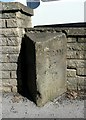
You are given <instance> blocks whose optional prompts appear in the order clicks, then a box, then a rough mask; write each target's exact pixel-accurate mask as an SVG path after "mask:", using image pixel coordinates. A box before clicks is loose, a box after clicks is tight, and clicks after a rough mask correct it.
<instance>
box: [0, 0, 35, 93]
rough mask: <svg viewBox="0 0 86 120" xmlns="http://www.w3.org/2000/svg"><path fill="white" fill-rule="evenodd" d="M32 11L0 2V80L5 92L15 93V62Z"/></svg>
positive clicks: (29, 24)
mask: <svg viewBox="0 0 86 120" xmlns="http://www.w3.org/2000/svg"><path fill="white" fill-rule="evenodd" d="M32 15H33V11H32V10H31V9H29V8H27V7H25V6H24V5H22V4H20V3H16V2H15V3H2V2H0V68H1V70H0V79H1V80H2V85H3V87H2V89H3V91H5V92H17V88H16V86H17V73H16V71H17V62H18V56H19V53H20V48H21V41H22V37H23V35H24V33H25V31H24V28H27V27H31V26H32V25H31V16H32Z"/></svg>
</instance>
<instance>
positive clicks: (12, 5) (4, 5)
mask: <svg viewBox="0 0 86 120" xmlns="http://www.w3.org/2000/svg"><path fill="white" fill-rule="evenodd" d="M0 11H1V12H5V11H11V12H12V11H13V12H15V11H21V12H23V13H25V14H27V15H30V16H33V10H32V9H31V8H28V7H27V6H25V5H23V4H21V3H19V2H0Z"/></svg>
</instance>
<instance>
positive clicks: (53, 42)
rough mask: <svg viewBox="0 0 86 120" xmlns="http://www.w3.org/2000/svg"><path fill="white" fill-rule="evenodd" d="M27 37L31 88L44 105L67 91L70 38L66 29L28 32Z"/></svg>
mask: <svg viewBox="0 0 86 120" xmlns="http://www.w3.org/2000/svg"><path fill="white" fill-rule="evenodd" d="M36 32H37V31H36ZM24 40H25V48H26V52H25V53H26V64H27V76H28V77H27V85H28V89H29V92H30V94H31V96H32V98H33V99H34V100H35V102H36V104H37V105H38V106H42V105H44V104H45V103H46V102H47V101H49V100H53V99H54V98H56V97H57V96H59V95H61V94H62V93H64V92H65V91H66V37H65V35H64V34H63V33H62V32H56V33H54V32H51V31H49V33H47V32H45V31H44V32H42V33H41V32H39V33H35V32H34V31H33V33H31V32H29V31H27V32H26V36H25V38H24Z"/></svg>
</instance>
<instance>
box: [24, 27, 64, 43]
mask: <svg viewBox="0 0 86 120" xmlns="http://www.w3.org/2000/svg"><path fill="white" fill-rule="evenodd" d="M25 31H26V33H25V35H26V36H27V37H29V38H30V39H31V40H32V41H34V42H45V41H46V42H47V41H51V40H52V39H56V38H58V40H59V38H61V37H65V34H64V33H62V32H61V31H57V30H55V29H52V30H51V29H36V28H27V29H25Z"/></svg>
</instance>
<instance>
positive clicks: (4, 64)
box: [0, 2, 86, 92]
mask: <svg viewBox="0 0 86 120" xmlns="http://www.w3.org/2000/svg"><path fill="white" fill-rule="evenodd" d="M32 15H33V11H32V10H31V9H29V8H27V7H25V6H23V5H22V4H20V3H2V2H0V79H1V80H0V90H1V88H3V91H5V92H17V89H16V88H17V67H18V58H19V54H20V49H21V42H22V37H23V36H24V34H25V29H24V28H29V27H31V16H32ZM44 28H46V30H47V29H49V30H50V29H52V30H53V29H55V30H56V31H61V32H63V33H65V35H66V37H67V89H68V90H84V89H85V87H86V53H85V52H86V32H85V31H86V24H85V23H80V24H76V23H75V24H63V25H51V26H36V27H35V28H34V30H40V31H39V32H43V29H44ZM42 39H43V38H42ZM1 81H2V85H3V87H1Z"/></svg>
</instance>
